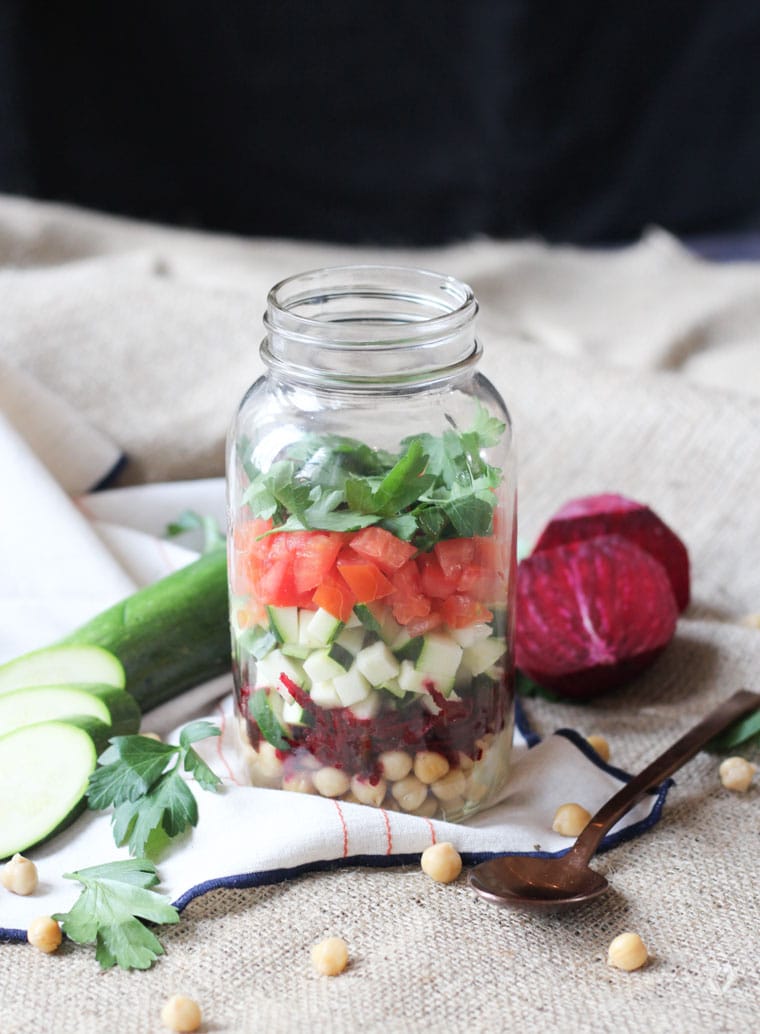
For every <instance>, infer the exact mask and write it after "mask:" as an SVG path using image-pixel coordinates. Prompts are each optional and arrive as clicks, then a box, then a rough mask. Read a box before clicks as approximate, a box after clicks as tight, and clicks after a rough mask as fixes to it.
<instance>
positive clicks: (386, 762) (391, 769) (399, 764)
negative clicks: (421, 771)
mask: <svg viewBox="0 0 760 1034" xmlns="http://www.w3.org/2000/svg"><path fill="white" fill-rule="evenodd" d="M380 764H381V765H382V766H383V775H384V776H385V778H386V779H388V780H390V782H392V783H395V782H397V781H398V780H399V779H404V778H406V776H408V775H409V773H410V772H411V771H412V764H413V762H412V758H411V755H410V754H407V752H406V751H405V750H386V751H384V752H383V753H382V754H381V755H380Z"/></svg>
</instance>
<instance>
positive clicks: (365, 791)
mask: <svg viewBox="0 0 760 1034" xmlns="http://www.w3.org/2000/svg"><path fill="white" fill-rule="evenodd" d="M351 790H352V792H353V794H354V796H355V797H356V799H357V800H358V801H360V802H361V803H362V804H372V805H374V807H375V808H379V807H380V805H381V804H382V803H383V801H384V800H385V794H386V792H387V790H388V784H387V783H386V781H385V780H384V779H378V781H377V783H375V785H374V786H373V785H372V783H371V782H370V781H369V780H368V779H362V778H361V776H354V777H353V779H352V780H351Z"/></svg>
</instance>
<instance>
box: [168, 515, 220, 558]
mask: <svg viewBox="0 0 760 1034" xmlns="http://www.w3.org/2000/svg"><path fill="white" fill-rule="evenodd" d="M191 531H200V532H201V534H202V536H203V544H202V546H201V552H202V553H211V552H213V550H215V549H221V548H222V547H223V546H224V545H225V544H226V539H225V537H224V533H223V532H222V531H221V529H220V528H219V525H218V524H217V523H216V521H215V520H214V518H213V517H210V516H208V515H205V516H204V515H202V514H200V513H196V512H195V510H183V511H182V513H181V514H180V515H179V517H178V518H177V519H176V521H172V523H171V524H167V525H166V535H167V537H168V538H175V537H176V536H177V535H183V534H184V533H185V532H191Z"/></svg>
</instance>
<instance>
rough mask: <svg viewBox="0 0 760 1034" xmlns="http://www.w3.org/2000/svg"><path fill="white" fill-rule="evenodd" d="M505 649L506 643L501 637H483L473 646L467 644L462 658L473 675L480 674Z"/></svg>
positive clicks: (494, 661) (496, 659) (500, 655)
mask: <svg viewBox="0 0 760 1034" xmlns="http://www.w3.org/2000/svg"><path fill="white" fill-rule="evenodd" d="M506 649H507V644H506V642H505V641H504V640H503V639H500V638H491V639H483V640H481V642H479V643H475V645H474V646H468V647H467V649H466V650H465V651H464V655H463V658H462V659H463V661H464V663H465V664H466V665H467V667H468V668H469V669H470V671H471V672H472V674H473V675H480V674H481V673H482V672H484V671H486V669H487V668H490V667H491V665H492V664H495V663H496V661H498V659H499V658H500V657H502V656H503V655H504V652H505V650H506Z"/></svg>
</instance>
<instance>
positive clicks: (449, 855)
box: [420, 842, 462, 883]
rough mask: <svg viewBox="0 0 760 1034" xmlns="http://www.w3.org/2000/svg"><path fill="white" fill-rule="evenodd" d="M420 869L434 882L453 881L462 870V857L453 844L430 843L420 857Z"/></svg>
mask: <svg viewBox="0 0 760 1034" xmlns="http://www.w3.org/2000/svg"><path fill="white" fill-rule="evenodd" d="M420 865H421V866H422V871H423V872H424V873H425V874H426V875H427V876H429V877H430V879H431V880H435V881H436V883H453V881H454V880H455V879H456V878H457V876H458V875H459V874H460V872H461V871H462V859H461V857H460V855H459V852H458V851H457V849H456V848H455V847H454V845H453V844H449V843H447V842H444V843H441V844H431V845H430V847H426V848H425V850H424V851H423V852H422V857H421V858H420Z"/></svg>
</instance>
